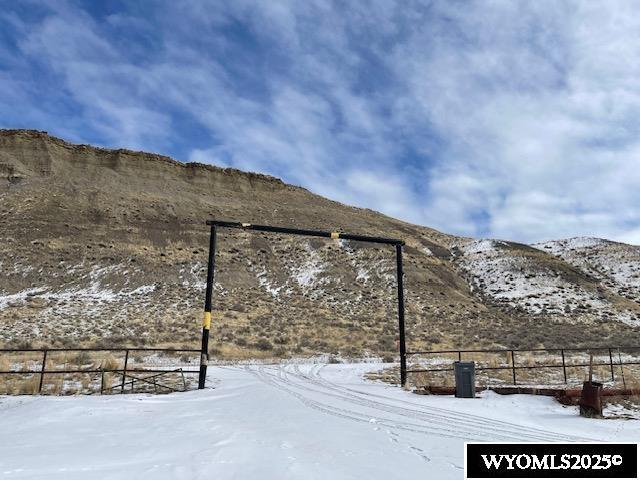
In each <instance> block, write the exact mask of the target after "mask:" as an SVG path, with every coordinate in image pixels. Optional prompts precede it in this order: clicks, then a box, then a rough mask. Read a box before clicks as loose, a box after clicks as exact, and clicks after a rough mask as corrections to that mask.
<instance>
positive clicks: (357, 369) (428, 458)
mask: <svg viewBox="0 0 640 480" xmlns="http://www.w3.org/2000/svg"><path fill="white" fill-rule="evenodd" d="M379 367H380V365H375V364H340V365H318V364H307V365H295V364H290V365H286V366H277V365H271V366H269V365H262V366H258V365H244V366H236V367H215V368H210V375H209V385H210V386H212V387H213V386H215V387H216V388H215V389H207V390H205V391H196V392H189V393H185V394H172V395H166V396H150V395H122V396H109V397H100V396H90V397H85V396H78V397H0V418H2V435H0V452H1V454H0V472H1V473H2V474H3V476H4V477H6V478H11V479H24V478H29V479H33V478H43V479H44V478H46V479H65V480H67V479H75V478H78V479H80V478H83V479H84V478H110V479H121V478H122V479H124V478H127V479H129V478H136V479H145V478H149V479H151V478H153V479H163V478H167V479H169V478H171V479H190V480H191V479H205V478H206V479H209V478H217V479H231V478H242V479H254V478H255V479H278V480H281V479H290V478H291V479H299V478H306V479H328V478H331V479H353V478H370V479H385V480H386V479H390V478H394V479H402V478H406V479H415V478H420V477H422V476H424V475H426V474H428V475H429V476H430V477H431V478H439V479H448V478H450V479H458V478H462V477H463V470H462V468H463V443H464V441H465V440H503V441H554V440H565V441H566V440H568V441H571V440H577V439H585V440H587V439H588V440H617V441H637V439H638V438H639V437H640V425H639V423H640V422H638V421H623V420H609V421H598V420H588V419H584V418H581V417H579V416H578V413H577V410H576V408H575V407H563V406H561V405H560V404H558V403H556V402H555V401H554V400H552V399H550V398H545V397H530V396H522V395H513V396H499V395H495V394H492V393H484V394H482V395H481V398H479V399H475V400H470V399H454V398H452V397H431V396H418V395H413V394H411V393H409V392H406V391H403V390H401V389H400V388H398V387H393V386H389V385H386V384H382V383H372V382H368V381H365V380H363V379H362V375H363V374H364V373H365V372H366V371H369V370H372V369H377V368H379Z"/></svg>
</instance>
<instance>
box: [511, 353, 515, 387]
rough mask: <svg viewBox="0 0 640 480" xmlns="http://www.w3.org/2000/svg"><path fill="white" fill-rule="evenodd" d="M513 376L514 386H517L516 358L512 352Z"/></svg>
mask: <svg viewBox="0 0 640 480" xmlns="http://www.w3.org/2000/svg"><path fill="white" fill-rule="evenodd" d="M511 375H512V376H513V384H514V385H515V384H516V356H515V354H514V353H513V350H511Z"/></svg>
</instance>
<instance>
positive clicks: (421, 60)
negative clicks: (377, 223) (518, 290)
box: [0, 0, 640, 244]
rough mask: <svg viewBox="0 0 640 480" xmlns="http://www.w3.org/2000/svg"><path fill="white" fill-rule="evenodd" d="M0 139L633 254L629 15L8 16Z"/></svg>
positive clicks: (369, 10)
mask: <svg viewBox="0 0 640 480" xmlns="http://www.w3.org/2000/svg"><path fill="white" fill-rule="evenodd" d="M0 6H1V7H2V8H0V127H5V128H34V129H39V130H46V131H48V132H50V133H51V134H54V135H57V136H60V137H63V138H65V139H67V140H69V141H72V142H78V143H91V144H95V145H101V146H107V147H126V148H131V149H137V150H147V151H154V152H158V153H163V154H167V155H170V156H172V157H174V158H176V159H179V160H183V161H199V162H205V163H213V164H216V165H221V166H232V167H237V168H241V169H245V170H252V171H259V172H264V173H268V174H271V175H275V176H278V177H280V178H282V179H284V180H285V181H287V182H290V183H294V184H297V185H302V186H304V187H306V188H309V189H310V190H312V191H314V192H316V193H319V194H322V195H325V196H328V197H330V198H333V199H336V200H339V201H342V202H345V203H349V204H353V205H357V206H361V207H368V208H372V209H375V210H379V211H382V212H384V213H387V214H389V215H392V216H395V217H399V218H402V219H405V220H408V221H411V222H414V223H419V224H423V225H427V226H431V227H434V228H438V229H440V230H443V231H446V232H449V233H455V234H459V235H468V236H474V237H497V238H507V239H513V240H519V241H524V242H534V241H539V240H547V239H553V238H561V237H569V236H577V235H589V236H600V237H606V238H611V239H616V240H622V241H627V242H631V243H636V244H640V208H638V205H640V135H639V133H640V132H639V130H640V61H639V60H640V58H639V57H640V15H638V14H637V4H635V3H634V2H632V1H629V2H625V1H616V2H596V1H589V2H580V1H579V2H571V1H559V0H549V1H544V0H540V1H536V2H529V1H523V2H518V1H512V0H505V1H491V0H487V1H481V2H473V1H465V2H462V1H444V0H443V1H433V2H427V1H410V0H398V1H397V2H396V1H394V0H381V1H364V0H363V1H358V2H350V1H342V2H338V1H336V2H331V1H312V0H308V1H307V0H305V1H293V0H292V1H279V0H269V1H245V0H234V1H232V2H223V1H198V0H190V1H183V2H180V1H159V0H158V1H156V0H154V1H150V0H149V1H144V0H141V1H138V2H129V1H115V0H114V1H104V2H98V1H86V2H81V1H64V0H58V1H54V2H41V1H31V0H24V1H20V2H16V1H13V0H0Z"/></svg>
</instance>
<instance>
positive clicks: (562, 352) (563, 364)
mask: <svg viewBox="0 0 640 480" xmlns="http://www.w3.org/2000/svg"><path fill="white" fill-rule="evenodd" d="M560 354H561V355H562V373H563V374H564V383H565V385H566V383H567V365H566V363H565V362H564V349H562V350H560Z"/></svg>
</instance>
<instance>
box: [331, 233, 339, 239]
mask: <svg viewBox="0 0 640 480" xmlns="http://www.w3.org/2000/svg"><path fill="white" fill-rule="evenodd" d="M331 238H340V232H331Z"/></svg>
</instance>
